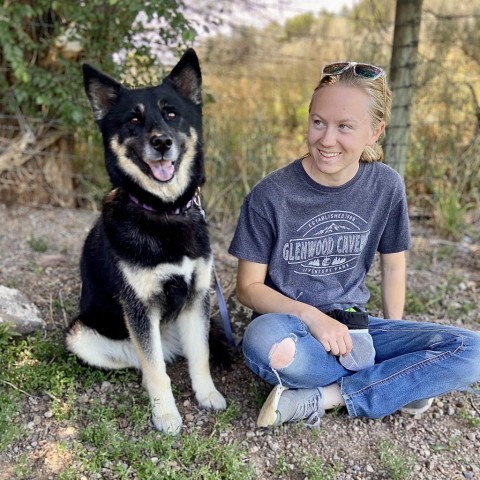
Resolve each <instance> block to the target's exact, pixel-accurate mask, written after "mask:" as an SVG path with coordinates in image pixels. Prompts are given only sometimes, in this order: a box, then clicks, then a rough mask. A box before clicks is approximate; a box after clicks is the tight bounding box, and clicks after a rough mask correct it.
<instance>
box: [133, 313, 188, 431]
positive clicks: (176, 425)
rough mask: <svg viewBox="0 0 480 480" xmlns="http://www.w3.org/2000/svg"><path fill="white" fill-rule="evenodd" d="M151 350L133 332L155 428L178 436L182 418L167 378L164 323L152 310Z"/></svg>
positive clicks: (150, 314)
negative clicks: (162, 330) (163, 333)
mask: <svg viewBox="0 0 480 480" xmlns="http://www.w3.org/2000/svg"><path fill="white" fill-rule="evenodd" d="M148 316H149V320H150V348H149V351H145V349H144V348H142V347H141V346H140V342H139V341H138V339H137V338H136V336H135V333H134V332H133V331H131V332H130V334H131V338H132V341H133V344H134V346H135V350H136V352H137V357H138V359H139V361H140V366H141V370H142V374H143V385H144V387H145V389H146V390H147V392H148V395H149V397H150V403H151V406H152V422H153V424H154V425H155V428H157V429H158V430H161V431H163V432H166V433H178V432H179V431H180V429H181V427H182V417H181V416H180V413H179V412H178V409H177V406H176V404H175V399H174V397H173V392H172V387H171V382H170V378H169V376H168V375H167V371H166V368H165V361H164V359H163V350H162V342H161V339H160V328H159V325H160V321H159V316H160V315H159V312H158V310H157V309H152V310H150V311H149V315H148Z"/></svg>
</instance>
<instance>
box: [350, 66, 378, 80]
mask: <svg viewBox="0 0 480 480" xmlns="http://www.w3.org/2000/svg"><path fill="white" fill-rule="evenodd" d="M382 73H383V70H382V69H381V68H378V67H376V66H375V65H367V64H365V63H360V64H357V65H355V75H358V76H359V77H363V78H371V79H375V78H378V77H379V76H380V75H382Z"/></svg>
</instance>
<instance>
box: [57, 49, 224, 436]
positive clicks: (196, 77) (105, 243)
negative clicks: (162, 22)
mask: <svg viewBox="0 0 480 480" xmlns="http://www.w3.org/2000/svg"><path fill="white" fill-rule="evenodd" d="M83 73H84V83H85V89H86V92H87V96H88V98H89V100H90V103H91V105H92V108H93V112H94V115H95V119H96V121H97V123H98V125H99V128H100V130H101V133H102V136H103V142H104V148H105V164H106V168H107V171H108V173H109V176H110V179H111V182H112V187H113V188H112V190H111V191H110V192H108V193H107V194H106V196H105V199H104V203H103V209H102V213H101V216H100V217H99V219H98V221H97V222H96V224H95V225H94V227H93V228H92V230H91V231H90V233H89V235H88V237H87V239H86V241H85V245H84V248H83V254H82V259H81V275H82V293H81V299H80V314H79V316H78V318H76V319H75V320H74V321H73V322H72V323H71V325H70V326H69V328H68V330H67V332H66V337H65V341H66V346H67V348H68V349H69V350H70V351H72V352H73V353H75V354H76V355H78V357H80V358H81V359H82V360H83V361H85V362H87V363H88V364H90V365H94V366H97V367H101V368H107V369H110V368H128V367H135V368H139V369H141V371H142V374H143V383H144V386H145V388H146V389H147V391H148V394H149V396H150V400H151V404H152V421H153V423H154V424H155V426H156V428H158V429H159V430H163V431H166V432H177V431H178V430H179V429H180V427H181V425H182V419H181V416H180V414H179V412H178V410H177V407H176V405H175V400H174V397H173V394H172V389H171V385H170V378H169V377H168V375H167V373H166V369H165V361H170V360H172V359H173V358H174V357H176V356H177V355H183V356H184V357H186V358H187V360H188V367H189V372H190V377H191V380H192V386H193V389H194V391H195V393H196V398H197V400H198V402H199V404H200V405H201V406H203V407H208V408H213V409H216V410H218V409H223V408H225V406H226V403H225V399H224V398H223V396H222V395H221V394H220V393H219V392H218V390H217V389H216V388H215V386H214V384H213V381H212V377H211V374H210V367H209V346H208V337H209V322H210V301H209V298H210V297H209V289H210V281H211V273H212V251H211V247H210V241H209V235H208V230H207V225H206V222H205V219H204V215H203V211H202V209H201V207H200V205H199V202H198V197H197V195H198V193H197V192H198V188H199V186H200V185H201V184H202V183H203V182H204V166H203V153H202V95H201V82H202V80H201V72H200V66H199V63H198V58H197V55H196V53H195V52H194V50H192V49H189V50H187V51H186V52H185V54H184V55H183V56H182V58H181V59H180V61H179V62H178V64H177V65H176V66H175V67H174V68H173V70H172V71H171V73H170V74H169V75H168V76H167V77H166V78H165V79H164V80H163V82H162V83H161V84H160V85H158V86H155V87H147V88H140V89H129V88H125V87H123V86H122V85H120V84H119V83H117V82H116V81H115V80H113V79H111V78H110V77H107V76H106V75H104V74H103V73H101V72H99V71H97V70H96V69H94V68H93V67H91V66H89V65H84V67H83Z"/></svg>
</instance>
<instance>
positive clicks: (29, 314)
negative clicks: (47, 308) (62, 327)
mask: <svg viewBox="0 0 480 480" xmlns="http://www.w3.org/2000/svg"><path fill="white" fill-rule="evenodd" d="M3 323H8V324H10V325H11V326H12V328H13V330H14V331H15V332H18V333H20V334H22V335H26V334H28V333H32V332H34V331H36V330H39V329H41V328H44V327H45V322H44V321H43V319H42V318H41V317H40V311H39V310H38V308H37V307H36V305H34V304H33V303H32V302H30V300H28V298H27V297H25V295H24V294H23V293H21V292H20V291H18V290H16V289H14V288H7V287H4V286H2V285H0V324H3Z"/></svg>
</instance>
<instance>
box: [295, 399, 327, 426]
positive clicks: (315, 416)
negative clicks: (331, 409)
mask: <svg viewBox="0 0 480 480" xmlns="http://www.w3.org/2000/svg"><path fill="white" fill-rule="evenodd" d="M320 400H321V396H320V394H319V395H314V396H313V397H311V398H310V399H309V400H308V401H307V402H305V403H302V404H300V405H298V406H297V408H296V409H295V413H294V414H293V417H292V418H291V419H289V420H304V424H305V426H306V427H307V428H318V427H319V426H320V419H321V418H322V416H323V414H324V413H325V412H324V410H323V409H322V408H321V407H320Z"/></svg>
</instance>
